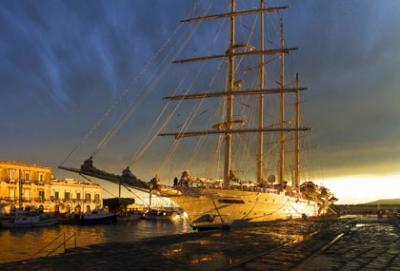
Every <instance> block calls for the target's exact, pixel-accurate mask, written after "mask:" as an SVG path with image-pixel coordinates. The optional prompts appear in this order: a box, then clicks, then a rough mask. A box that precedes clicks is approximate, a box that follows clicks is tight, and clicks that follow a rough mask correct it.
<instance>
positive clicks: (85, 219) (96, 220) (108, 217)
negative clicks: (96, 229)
mask: <svg viewBox="0 0 400 271" xmlns="http://www.w3.org/2000/svg"><path fill="white" fill-rule="evenodd" d="M116 217H117V215H116V214H114V213H106V212H104V211H103V210H101V209H98V210H93V211H91V212H88V213H81V214H80V215H79V216H78V224H80V225H93V224H102V223H109V222H113V221H115V220H116Z"/></svg>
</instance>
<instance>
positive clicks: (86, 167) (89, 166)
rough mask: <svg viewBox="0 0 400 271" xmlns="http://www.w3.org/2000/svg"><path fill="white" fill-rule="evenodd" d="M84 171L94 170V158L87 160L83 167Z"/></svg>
mask: <svg viewBox="0 0 400 271" xmlns="http://www.w3.org/2000/svg"><path fill="white" fill-rule="evenodd" d="M81 169H82V170H91V169H94V166H93V156H90V157H89V159H87V160H85V161H84V162H83V164H82V166H81Z"/></svg>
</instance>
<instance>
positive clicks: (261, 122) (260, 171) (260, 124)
mask: <svg viewBox="0 0 400 271" xmlns="http://www.w3.org/2000/svg"><path fill="white" fill-rule="evenodd" d="M263 8H264V0H260V9H263ZM264 47H265V45H264V13H261V15H260V50H264ZM264 62H265V58H264V55H260V69H259V85H260V89H264V88H265V63H264ZM258 107H259V112H258V128H259V129H260V131H259V132H258V152H257V182H258V183H261V182H262V180H263V178H264V172H263V168H264V133H263V132H262V129H264V94H263V93H261V94H260V97H259V106H258Z"/></svg>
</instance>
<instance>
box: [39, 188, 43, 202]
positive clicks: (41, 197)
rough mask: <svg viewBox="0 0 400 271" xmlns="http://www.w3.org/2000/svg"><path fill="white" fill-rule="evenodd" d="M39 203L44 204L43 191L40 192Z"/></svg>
mask: <svg viewBox="0 0 400 271" xmlns="http://www.w3.org/2000/svg"><path fill="white" fill-rule="evenodd" d="M39 201H40V202H44V191H43V190H39Z"/></svg>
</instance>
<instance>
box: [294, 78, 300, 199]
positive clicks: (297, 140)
mask: <svg viewBox="0 0 400 271" xmlns="http://www.w3.org/2000/svg"><path fill="white" fill-rule="evenodd" d="M296 88H297V89H299V88H300V81H299V74H298V73H296ZM298 128H300V93H299V91H297V92H296V129H298ZM294 154H295V157H294V158H295V169H294V170H295V172H294V186H295V189H296V192H297V194H299V193H300V131H299V130H297V131H296V138H295V152H294Z"/></svg>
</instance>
